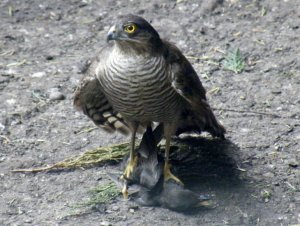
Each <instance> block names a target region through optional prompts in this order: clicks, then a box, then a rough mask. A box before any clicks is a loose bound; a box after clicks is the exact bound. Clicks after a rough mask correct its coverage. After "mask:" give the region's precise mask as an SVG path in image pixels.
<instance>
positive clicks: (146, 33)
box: [74, 14, 225, 194]
mask: <svg viewBox="0 0 300 226" xmlns="http://www.w3.org/2000/svg"><path fill="white" fill-rule="evenodd" d="M107 41H108V44H107V45H106V46H105V47H104V48H103V49H102V50H101V51H100V53H99V54H98V55H97V57H96V58H95V60H94V61H93V62H92V63H91V65H90V66H89V69H88V70H87V73H86V75H85V77H84V78H83V79H82V82H81V84H80V86H79V87H78V89H77V91H76V94H75V99H74V104H75V106H77V108H79V109H81V110H83V112H84V113H85V114H86V115H88V116H89V117H90V118H91V119H92V120H93V121H94V122H95V123H96V124H97V125H99V126H101V127H103V128H104V129H106V130H108V131H115V130H117V131H120V132H122V133H125V134H126V133H128V132H130V131H131V148H130V157H129V163H128V165H127V167H126V169H125V172H124V177H125V178H128V177H130V174H131V172H132V171H133V168H134V167H135V164H136V156H135V152H134V149H135V137H136V132H137V129H138V127H139V125H144V126H149V125H151V123H152V122H158V123H161V124H163V129H164V136H165V138H166V148H165V166H164V180H165V181H167V180H169V179H171V178H172V179H174V180H175V181H178V182H180V181H179V179H178V178H176V177H175V176H174V175H173V174H172V173H171V171H170V166H169V164H168V161H169V150H170V140H171V136H172V135H175V134H176V135H178V134H180V133H182V132H189V131H195V132H201V131H207V132H209V133H210V134H211V135H212V136H214V137H220V138H224V133H225V129H224V127H223V126H222V125H221V124H220V123H219V122H218V120H217V119H216V117H215V116H214V114H213V112H212V110H211V108H210V106H209V104H208V102H207V99H206V95H205V93H206V92H205V89H204V88H203V86H202V83H201V81H200V80H199V77H198V75H197V73H196V72H195V70H194V68H193V67H192V65H191V64H190V62H189V61H188V60H187V59H186V57H185V56H184V55H183V54H182V53H181V51H180V50H179V49H178V48H177V47H176V46H175V45H174V44H171V43H170V42H168V41H165V40H163V39H161V38H160V36H159V34H158V33H157V31H156V30H155V29H154V28H153V27H152V26H151V25H150V24H149V23H148V22H147V21H146V20H145V19H143V18H142V17H139V16H135V15H132V14H129V15H124V16H120V17H118V19H117V22H116V23H115V24H114V25H113V26H112V27H111V28H110V30H109V32H108V34H107ZM125 192H126V191H125V190H124V194H125Z"/></svg>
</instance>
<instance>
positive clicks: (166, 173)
mask: <svg viewBox="0 0 300 226" xmlns="http://www.w3.org/2000/svg"><path fill="white" fill-rule="evenodd" d="M164 180H165V181H168V180H174V181H175V182H177V183H178V184H180V185H184V184H183V183H182V182H181V180H180V179H178V178H177V177H176V176H174V175H173V174H172V173H171V170H170V165H169V164H165V167H164Z"/></svg>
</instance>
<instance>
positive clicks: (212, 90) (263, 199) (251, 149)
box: [0, 0, 300, 225]
mask: <svg viewBox="0 0 300 226" xmlns="http://www.w3.org/2000/svg"><path fill="white" fill-rule="evenodd" d="M214 2H215V3H209V4H208V3H203V1H196V0H195V1H193V0H183V1H174V0H172V1H171V0H162V1H158V0H154V1H116V0H111V1H103V0H99V1H96V0H69V1H59V0H52V1H42V0H35V1H33V0H14V1H8V0H2V1H1V3H0V21H1V22H0V59H1V60H0V103H1V104H0V106H1V108H0V150H1V151H0V191H1V192H0V225H108V224H112V225H155V224H156V225H293V224H300V166H299V164H300V144H299V142H300V118H299V116H300V114H299V112H300V99H299V96H300V64H299V59H300V39H299V37H300V29H299V26H300V2H299V1H296V0H261V1H259V0H256V1H255V0H253V1H251V0H249V1H239V0H235V1H234V0H231V1H224V2H223V4H220V3H219V2H220V1H214ZM124 13H135V14H138V15H141V16H143V17H145V18H146V19H148V20H151V21H152V24H153V26H154V27H155V28H157V30H158V31H159V32H160V34H161V36H162V37H165V38H167V39H169V40H170V41H172V42H174V43H176V44H177V46H178V47H179V48H180V49H181V50H182V51H183V52H184V53H185V55H186V56H188V57H189V59H190V61H191V62H192V64H193V65H194V67H195V69H196V70H197V71H198V74H199V76H200V78H201V80H202V82H203V84H204V86H205V87H206V89H207V91H208V99H209V102H210V104H211V105H212V106H213V107H214V108H215V109H216V110H215V112H216V114H217V115H218V117H219V119H221V121H222V122H223V123H224V125H225V126H226V128H227V130H228V134H227V138H228V141H227V142H225V143H219V142H217V141H216V142H213V141H209V140H208V141H207V142H206V143H207V144H209V145H210V146H209V147H210V148H208V149H209V151H207V152H206V151H204V152H203V153H204V155H203V156H206V159H204V160H203V158H202V164H203V173H201V174H199V177H198V179H199V181H198V183H196V184H197V186H191V187H190V188H191V189H193V190H195V191H199V192H204V193H210V194H213V195H214V197H215V200H216V202H217V207H216V208H214V209H211V210H199V211H195V212H193V213H189V214H187V213H185V214H183V213H176V212H173V211H170V210H167V209H163V208H153V207H151V208H146V207H139V208H137V209H135V210H134V211H129V209H130V208H131V207H132V206H134V205H135V204H134V203H132V202H125V201H122V200H115V201H114V202H112V203H110V204H107V205H106V206H105V208H103V209H99V210H98V211H96V210H94V211H90V212H88V213H85V214H80V213H79V214H75V215H74V214H73V210H72V208H70V206H71V205H73V204H75V203H78V202H80V201H83V200H86V199H87V198H88V190H89V189H90V188H92V187H94V186H96V185H99V184H104V183H107V182H108V178H107V177H106V175H105V173H106V172H108V171H110V172H112V171H114V170H116V169H117V168H118V166H114V165H105V166H99V167H93V168H90V169H78V170H71V171H63V172H51V173H47V172H42V173H36V174H30V173H29V174H24V173H12V172H10V170H12V169H16V168H30V167H39V166H43V165H47V164H53V163H55V162H58V161H61V160H63V159H65V158H68V157H71V156H74V155H78V154H80V153H82V152H84V151H85V150H87V149H92V148H95V147H98V146H104V145H108V144H115V143H118V142H121V141H125V140H128V139H129V138H128V137H123V136H121V135H119V134H106V133H105V132H103V131H101V130H100V129H94V130H92V131H90V132H82V131H86V130H85V129H86V128H91V127H94V125H93V124H92V122H90V121H89V120H88V119H87V118H86V117H85V116H84V115H82V114H81V113H79V112H76V111H75V109H74V108H73V106H72V98H73V92H74V89H75V87H76V85H77V84H78V81H79V79H80V77H81V76H82V75H81V74H80V71H81V70H82V67H83V65H84V64H83V62H85V61H86V60H87V59H89V58H91V57H93V56H94V55H95V51H97V50H98V49H100V48H101V47H102V46H103V45H105V37H106V32H107V31H108V28H109V26H110V25H111V21H112V20H113V19H114V18H115V17H116V16H117V15H118V14H124ZM235 48H240V50H241V53H242V55H243V56H245V57H246V63H247V66H246V69H245V70H244V71H243V72H242V73H240V74H235V73H233V72H231V71H228V70H224V68H223V67H222V62H223V61H224V57H225V55H226V53H227V52H228V51H229V50H232V49H235ZM224 53H225V54H224ZM220 156H221V157H220Z"/></svg>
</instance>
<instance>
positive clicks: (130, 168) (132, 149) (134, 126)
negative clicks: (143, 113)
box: [121, 123, 139, 199]
mask: <svg viewBox="0 0 300 226" xmlns="http://www.w3.org/2000/svg"><path fill="white" fill-rule="evenodd" d="M138 125H139V124H138V123H132V136H131V142H130V152H129V163H128V164H127V166H126V169H125V171H124V174H123V176H121V179H123V180H124V187H123V189H122V194H123V197H124V198H125V199H128V191H127V189H128V186H127V181H126V179H127V178H130V175H131V174H132V172H133V170H134V168H135V166H136V164H137V161H138V158H137V156H135V135H136V131H137V128H138Z"/></svg>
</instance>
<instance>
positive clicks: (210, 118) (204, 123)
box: [176, 100, 226, 139]
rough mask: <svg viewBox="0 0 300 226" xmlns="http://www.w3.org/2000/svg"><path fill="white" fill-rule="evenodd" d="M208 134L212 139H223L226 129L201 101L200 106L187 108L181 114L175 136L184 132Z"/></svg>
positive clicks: (204, 102) (205, 103)
mask: <svg viewBox="0 0 300 226" xmlns="http://www.w3.org/2000/svg"><path fill="white" fill-rule="evenodd" d="M203 131H207V132H209V133H210V134H211V135H212V136H213V137H219V138H221V139H225V133H226V129H225V128H224V126H223V125H222V124H221V123H220V122H219V121H218V120H217V119H216V117H215V115H214V113H213V112H212V110H211V108H210V106H209V105H208V103H207V102H206V101H205V100H202V102H201V105H200V104H197V106H196V107H193V109H191V108H187V109H185V111H184V112H183V113H182V117H181V120H180V123H179V126H178V129H177V131H176V135H179V134H181V133H184V132H197V133H201V132H203Z"/></svg>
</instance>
